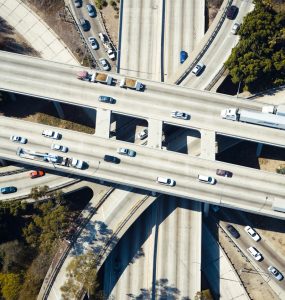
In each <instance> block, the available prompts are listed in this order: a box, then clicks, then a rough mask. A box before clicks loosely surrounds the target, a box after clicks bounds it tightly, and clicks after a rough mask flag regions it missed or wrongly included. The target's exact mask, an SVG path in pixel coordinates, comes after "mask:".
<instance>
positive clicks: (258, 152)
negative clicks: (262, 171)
mask: <svg viewBox="0 0 285 300" xmlns="http://www.w3.org/2000/svg"><path fill="white" fill-rule="evenodd" d="M262 148H263V144H262V143H258V144H257V148H256V157H259V156H260V154H261V151H262Z"/></svg>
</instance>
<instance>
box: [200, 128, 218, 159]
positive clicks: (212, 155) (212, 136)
mask: <svg viewBox="0 0 285 300" xmlns="http://www.w3.org/2000/svg"><path fill="white" fill-rule="evenodd" d="M216 152H217V143H216V132H215V131H212V130H205V129H202V130H201V155H200V157H202V158H207V159H211V160H215V159H216Z"/></svg>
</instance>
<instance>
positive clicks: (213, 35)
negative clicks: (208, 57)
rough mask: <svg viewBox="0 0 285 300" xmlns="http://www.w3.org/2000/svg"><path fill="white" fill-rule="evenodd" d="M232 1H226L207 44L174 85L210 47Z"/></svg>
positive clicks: (179, 81)
mask: <svg viewBox="0 0 285 300" xmlns="http://www.w3.org/2000/svg"><path fill="white" fill-rule="evenodd" d="M232 2H233V0H228V3H227V5H226V7H225V9H224V12H223V14H222V16H221V18H220V20H219V22H218V24H217V26H216V28H215V29H214V31H213V33H212V34H211V36H210V38H209V39H208V41H207V43H206V44H205V45H204V47H203V48H202V50H201V51H200V52H199V54H198V55H197V56H196V58H195V59H194V61H193V62H192V64H191V65H190V66H189V67H188V68H187V69H186V70H185V72H184V73H183V74H182V75H181V76H180V77H179V78H178V79H177V80H176V81H175V82H174V84H180V83H181V82H182V81H183V80H184V79H185V78H186V76H187V75H188V74H189V73H190V72H191V70H192V69H193V68H194V67H195V66H196V64H197V63H198V62H199V61H200V59H201V58H202V57H203V56H204V54H205V53H206V51H207V50H208V48H209V47H210V45H211V44H212V42H213V41H214V38H215V37H216V35H217V34H218V32H219V30H220V28H221V27H222V24H223V23H224V20H225V18H226V13H227V9H228V7H229V6H230V5H231V4H232Z"/></svg>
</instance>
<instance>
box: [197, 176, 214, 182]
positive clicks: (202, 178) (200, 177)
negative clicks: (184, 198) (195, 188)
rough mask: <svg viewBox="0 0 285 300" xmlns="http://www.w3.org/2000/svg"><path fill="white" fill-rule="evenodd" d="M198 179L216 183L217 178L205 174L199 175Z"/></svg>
mask: <svg viewBox="0 0 285 300" xmlns="http://www.w3.org/2000/svg"><path fill="white" fill-rule="evenodd" d="M198 180H199V181H200V182H204V183H209V184H215V183H216V179H215V178H213V177H210V176H205V175H198Z"/></svg>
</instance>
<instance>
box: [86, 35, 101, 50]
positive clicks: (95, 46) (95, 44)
mask: <svg viewBox="0 0 285 300" xmlns="http://www.w3.org/2000/svg"><path fill="white" fill-rule="evenodd" d="M88 41H89V43H90V44H91V47H92V49H94V50H97V49H99V44H98V42H97V41H96V39H95V37H93V36H90V37H89V38H88Z"/></svg>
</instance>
